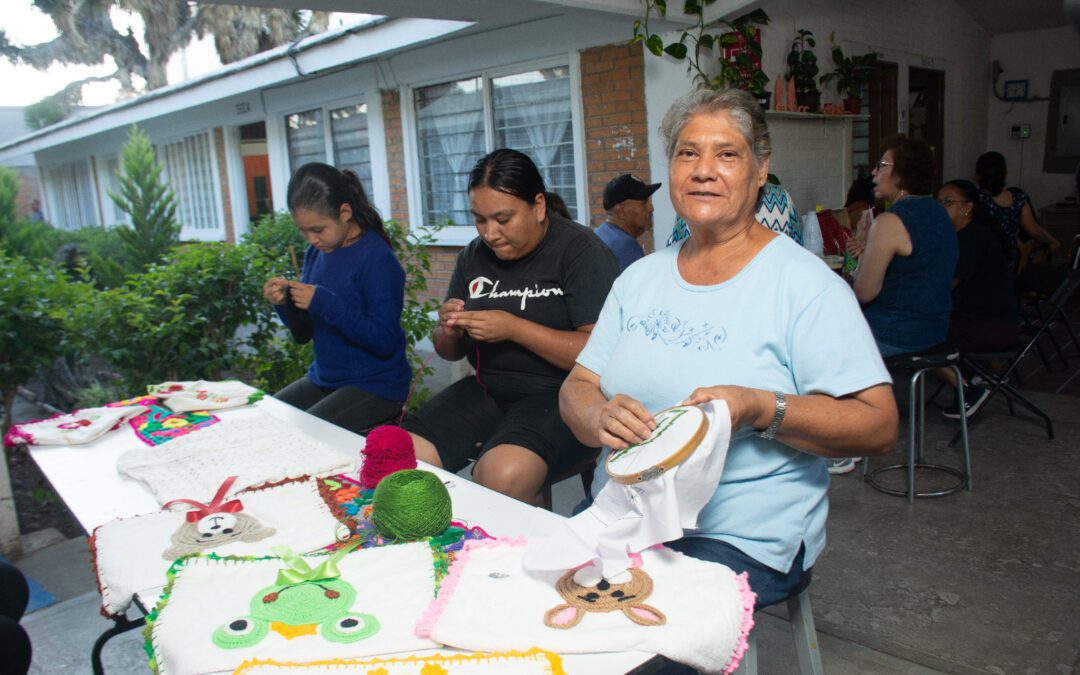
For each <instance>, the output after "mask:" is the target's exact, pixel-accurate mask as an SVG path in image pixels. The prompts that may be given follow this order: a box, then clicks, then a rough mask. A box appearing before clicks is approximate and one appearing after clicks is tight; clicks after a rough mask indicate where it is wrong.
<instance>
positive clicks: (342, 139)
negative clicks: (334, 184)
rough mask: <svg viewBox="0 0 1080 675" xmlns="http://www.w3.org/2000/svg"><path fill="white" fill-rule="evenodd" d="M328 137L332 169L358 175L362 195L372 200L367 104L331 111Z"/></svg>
mask: <svg viewBox="0 0 1080 675" xmlns="http://www.w3.org/2000/svg"><path fill="white" fill-rule="evenodd" d="M330 136H331V139H332V142H333V144H334V166H336V167H338V168H339V169H352V170H353V171H355V172H356V175H358V176H360V182H361V183H362V184H363V185H364V193H365V194H367V198H368V201H371V199H372V195H371V149H370V147H369V145H368V127H367V104H366V103H358V104H356V105H350V106H346V107H344V108H338V109H337V110H331V111H330Z"/></svg>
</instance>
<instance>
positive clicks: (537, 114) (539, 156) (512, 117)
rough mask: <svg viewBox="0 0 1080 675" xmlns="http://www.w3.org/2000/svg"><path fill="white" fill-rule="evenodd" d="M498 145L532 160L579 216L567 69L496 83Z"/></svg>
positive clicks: (496, 80) (534, 72) (546, 70)
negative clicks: (518, 151) (521, 153)
mask: <svg viewBox="0 0 1080 675" xmlns="http://www.w3.org/2000/svg"><path fill="white" fill-rule="evenodd" d="M492 89H493V91H492V96H493V102H494V108H495V145H496V146H498V147H506V148H514V149H515V150H520V151H522V152H524V153H525V154H527V155H529V157H531V158H532V160H533V161H534V162H536V165H537V167H538V168H539V169H540V174H541V175H542V176H543V177H544V183H545V184H546V185H547V188H548V190H550V191H552V192H555V193H558V194H559V196H561V197H562V198H563V200H564V201H565V202H566V205H567V207H568V208H569V209H570V213H577V190H576V186H577V180H576V177H575V171H574V130H573V125H572V124H571V112H570V111H571V108H572V106H571V101H570V73H569V68H567V67H566V66H559V67H556V68H544V69H542V70H531V71H528V72H525V73H518V74H515V75H509V76H506V77H498V78H494V79H493V80H492Z"/></svg>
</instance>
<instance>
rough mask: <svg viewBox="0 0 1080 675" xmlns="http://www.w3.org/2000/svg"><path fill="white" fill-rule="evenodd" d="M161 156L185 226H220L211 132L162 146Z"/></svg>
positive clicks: (179, 218) (178, 211)
mask: <svg viewBox="0 0 1080 675" xmlns="http://www.w3.org/2000/svg"><path fill="white" fill-rule="evenodd" d="M160 157H161V163H162V165H163V166H164V167H165V172H164V173H165V177H166V178H167V179H168V181H169V187H170V188H171V189H172V190H173V192H174V193H175V194H176V219H177V220H178V221H180V223H181V224H182V225H183V226H184V227H185V228H192V229H196V230H215V229H218V228H219V227H220V225H219V223H218V218H217V207H216V205H215V202H214V169H213V165H212V164H211V161H212V152H211V147H210V133H209V132H203V133H201V134H195V135H193V136H188V137H187V138H184V139H183V140H180V141H177V142H175V143H169V144H166V145H163V146H162V147H161V148H160Z"/></svg>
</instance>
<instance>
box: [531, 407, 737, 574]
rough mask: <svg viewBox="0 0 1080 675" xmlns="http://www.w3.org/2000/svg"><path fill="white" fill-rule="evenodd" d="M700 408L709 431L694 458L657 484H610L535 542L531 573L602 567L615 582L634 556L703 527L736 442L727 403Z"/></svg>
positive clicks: (647, 482)
mask: <svg viewBox="0 0 1080 675" xmlns="http://www.w3.org/2000/svg"><path fill="white" fill-rule="evenodd" d="M700 407H701V409H702V411H703V412H704V413H705V418H706V419H707V420H708V422H709V429H708V431H707V432H706V434H705V437H704V439H702V441H701V443H700V444H699V445H698V447H697V449H696V450H694V451H693V452H692V453H690V456H689V457H687V458H686V459H685V460H683V461H682V463H680V464H678V465H676V466H675V467H674V468H673V469H670V470H668V471H666V472H665V473H663V474H661V475H660V476H659V477H657V478H653V479H652V480H647V481H643V482H640V483H635V484H633V485H625V484H622V483H617V482H615V481H614V480H610V481H608V482H607V484H606V485H604V487H603V488H601V490H600V492H599V494H597V496H596V500H595V501H594V502H593V504H592V506H590V507H589V508H588V509H586V510H584V511H582V512H581V513H579V514H578V515H576V516H574V517H573V518H570V519H569V520H567V521H565V522H564V523H563V524H562V525H561V526H560V527H559V529H557V530H556V531H555V532H554V533H553V534H552V535H551V536H549V537H547V538H536V539H533V540H532V541H530V542H529V548H528V551H527V552H526V554H525V567H526V569H530V570H556V571H557V570H568V569H572V568H576V567H579V566H581V565H585V564H586V563H589V562H598V563H599V565H600V568H601V570H600V572H601V573H602V574H603V576H604V577H605V578H608V579H610V578H612V577H614V576H616V575H618V574H619V573H621V572H623V571H625V570H626V569H627V568H628V567H629V566H630V562H631V555H632V554H635V553H640V552H641V551H644V550H645V549H647V548H649V547H651V546H655V545H656V544H662V543H664V542H665V541H673V540H675V539H679V538H680V537H682V534H683V529H692V528H694V527H697V517H698V514H699V513H700V512H701V509H702V508H704V506H705V504H707V503H708V501H709V499H710V498H712V496H713V493H714V492H715V491H716V486H717V485H718V484H719V483H720V474H722V473H723V471H724V462H725V460H726V459H727V451H728V444H729V443H730V442H731V414H730V413H729V411H728V406H727V403H725V402H724V401H719V400H718V401H708V402H706V403H703V404H701V406H700ZM609 451H610V450H609ZM579 580H581V578H580V577H579Z"/></svg>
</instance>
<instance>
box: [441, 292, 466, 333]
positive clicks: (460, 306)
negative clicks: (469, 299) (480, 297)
mask: <svg viewBox="0 0 1080 675" xmlns="http://www.w3.org/2000/svg"><path fill="white" fill-rule="evenodd" d="M464 310H465V301H464V300H459V299H458V298H450V299H449V300H447V301H446V302H444V303H443V306H442V307H440V308H439V324H438V325H439V327H441V328H442V331H443V335H446V336H449V337H450V338H459V337H461V336H463V335H464V334H465V329H463V328H461V327H460V326H458V325H457V319H458V314H459V313H461V312H463V311H464Z"/></svg>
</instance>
